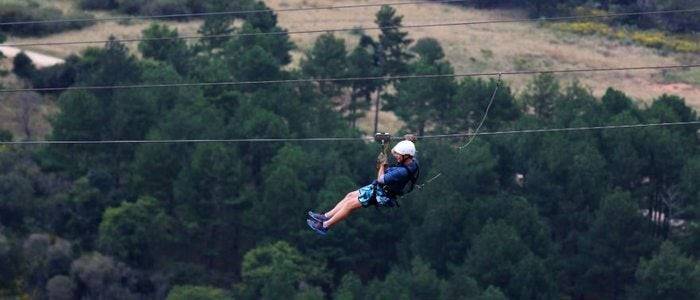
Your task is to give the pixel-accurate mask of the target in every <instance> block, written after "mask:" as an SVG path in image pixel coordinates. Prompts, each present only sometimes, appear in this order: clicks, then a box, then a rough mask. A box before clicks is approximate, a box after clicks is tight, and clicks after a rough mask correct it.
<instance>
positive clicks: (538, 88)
mask: <svg viewBox="0 0 700 300" xmlns="http://www.w3.org/2000/svg"><path fill="white" fill-rule="evenodd" d="M561 97H562V95H561V91H560V86H559V81H558V80H557V79H556V77H554V75H552V74H542V75H538V76H535V78H534V79H533V80H532V82H530V83H529V84H528V86H527V89H526V91H525V93H524V94H523V102H524V103H525V104H526V105H527V106H528V107H529V108H531V109H532V110H533V111H534V113H535V114H537V116H538V117H540V118H542V119H544V120H548V119H549V118H551V117H552V114H553V113H554V106H555V103H556V102H557V101H558V100H559V99H560V98H561Z"/></svg>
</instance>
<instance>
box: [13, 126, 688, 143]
mask: <svg viewBox="0 0 700 300" xmlns="http://www.w3.org/2000/svg"><path fill="white" fill-rule="evenodd" d="M688 125H700V121H687V122H667V123H647V124H628V125H606V126H585V127H566V128H549V129H548V128H541V129H524V130H510V131H493V132H479V133H455V134H441V135H423V136H417V137H416V138H418V139H446V138H462V137H470V136H489V135H512V134H529V133H545V132H575V131H591V130H610V129H630V128H647V127H670V126H688ZM373 140H374V138H373V137H354V138H352V137H346V138H345V137H321V138H249V139H162V140H92V141H79V140H74V141H70V140H65V141H60V140H35V141H14V142H12V141H6V142H0V145H102V144H112V145H113V144H200V143H286V142H342V141H346V142H347V141H352V142H358V141H365V142H370V141H373Z"/></svg>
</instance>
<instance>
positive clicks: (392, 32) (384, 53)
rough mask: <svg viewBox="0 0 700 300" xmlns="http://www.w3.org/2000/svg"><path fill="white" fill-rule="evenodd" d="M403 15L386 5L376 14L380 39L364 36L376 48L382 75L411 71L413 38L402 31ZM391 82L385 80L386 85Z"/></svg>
mask: <svg viewBox="0 0 700 300" xmlns="http://www.w3.org/2000/svg"><path fill="white" fill-rule="evenodd" d="M402 22H403V16H398V15H396V9H394V8H393V7H391V6H388V5H384V6H382V8H381V9H379V11H378V12H377V14H376V18H375V21H374V23H375V24H377V26H378V27H379V28H381V33H380V34H379V39H378V40H377V41H376V42H374V41H373V40H372V39H371V38H369V37H362V39H363V40H365V41H364V42H361V43H364V44H368V45H371V46H372V47H373V50H374V55H375V63H376V64H377V66H378V68H379V70H380V75H382V76H385V75H389V76H392V75H403V74H406V72H407V71H409V68H408V60H409V59H411V58H412V55H411V54H410V53H409V52H408V51H407V50H408V46H409V45H410V44H411V43H413V40H411V39H409V38H407V36H408V32H405V31H401V24H402ZM386 84H389V82H384V85H386ZM382 89H383V85H382V86H379V89H378V92H377V99H376V102H375V115H374V131H375V132H377V130H378V128H377V126H378V122H379V110H380V109H381V101H382V97H381V96H382Z"/></svg>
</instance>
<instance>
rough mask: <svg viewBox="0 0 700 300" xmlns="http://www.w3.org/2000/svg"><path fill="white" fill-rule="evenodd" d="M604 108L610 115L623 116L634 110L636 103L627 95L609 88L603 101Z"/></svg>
mask: <svg viewBox="0 0 700 300" xmlns="http://www.w3.org/2000/svg"><path fill="white" fill-rule="evenodd" d="M601 102H602V104H603V108H604V109H605V111H607V113H608V114H610V115H617V114H621V113H623V112H624V111H627V110H631V109H633V108H634V102H633V101H632V99H630V98H629V97H627V95H625V93H623V92H621V91H618V90H616V89H613V88H608V89H607V90H606V91H605V95H603V98H602V99H601Z"/></svg>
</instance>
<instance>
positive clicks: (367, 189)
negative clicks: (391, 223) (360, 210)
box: [357, 184, 393, 207]
mask: <svg viewBox="0 0 700 300" xmlns="http://www.w3.org/2000/svg"><path fill="white" fill-rule="evenodd" d="M357 191H358V192H359V194H360V195H359V196H358V197H357V198H358V199H359V200H360V204H362V207H368V206H371V205H372V204H377V205H380V206H392V203H393V201H392V200H391V198H389V197H388V196H387V195H386V193H385V192H384V190H383V189H382V188H380V187H378V186H376V185H374V184H370V185H367V186H363V187H361V188H360V189H359V190H357ZM372 192H375V197H374V199H373V198H372Z"/></svg>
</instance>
